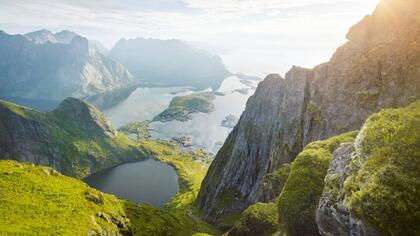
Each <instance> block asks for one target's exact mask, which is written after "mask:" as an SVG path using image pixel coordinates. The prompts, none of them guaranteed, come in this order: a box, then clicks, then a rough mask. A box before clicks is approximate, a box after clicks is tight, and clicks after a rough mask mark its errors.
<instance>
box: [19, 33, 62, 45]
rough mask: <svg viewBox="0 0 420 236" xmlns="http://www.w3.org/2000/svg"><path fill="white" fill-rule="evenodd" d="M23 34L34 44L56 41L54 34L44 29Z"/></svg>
mask: <svg viewBox="0 0 420 236" xmlns="http://www.w3.org/2000/svg"><path fill="white" fill-rule="evenodd" d="M24 36H25V37H26V38H27V39H29V40H31V41H32V42H34V43H36V44H44V43H46V42H51V43H57V42H58V41H57V39H56V38H55V36H54V34H53V33H51V32H50V31H48V30H45V29H43V30H38V31H34V32H30V33H27V34H25V35H24Z"/></svg>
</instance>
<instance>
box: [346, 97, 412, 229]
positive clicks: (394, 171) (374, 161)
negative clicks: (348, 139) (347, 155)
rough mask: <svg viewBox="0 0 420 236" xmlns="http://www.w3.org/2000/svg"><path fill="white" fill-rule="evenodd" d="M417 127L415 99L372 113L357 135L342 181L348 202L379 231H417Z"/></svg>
mask: <svg viewBox="0 0 420 236" xmlns="http://www.w3.org/2000/svg"><path fill="white" fill-rule="evenodd" d="M419 130H420V101H417V102H415V103H413V104H411V105H410V106H408V107H407V108H401V109H388V110H382V111H381V112H379V113H377V114H374V115H372V116H371V117H370V118H369V119H368V120H367V122H366V123H365V126H364V128H363V129H362V132H361V134H360V135H359V138H360V142H361V143H360V145H359V150H358V153H357V154H358V155H357V157H356V158H355V159H354V160H353V162H352V163H351V168H352V171H351V172H352V174H351V175H350V176H349V178H348V179H347V180H346V182H345V189H346V192H347V205H348V207H349V209H350V212H351V213H352V214H354V215H355V216H356V217H358V218H360V219H362V220H364V221H366V222H368V223H369V224H371V225H373V226H375V227H376V228H377V229H379V230H380V231H381V233H382V234H383V235H419V234H420V225H419V222H420V182H419V179H420V149H419V148H420V132H419ZM358 141H359V140H358Z"/></svg>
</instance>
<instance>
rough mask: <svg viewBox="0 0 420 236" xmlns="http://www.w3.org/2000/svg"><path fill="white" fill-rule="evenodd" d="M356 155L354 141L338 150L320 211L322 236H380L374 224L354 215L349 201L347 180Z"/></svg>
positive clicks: (326, 183)
mask: <svg viewBox="0 0 420 236" xmlns="http://www.w3.org/2000/svg"><path fill="white" fill-rule="evenodd" d="M358 142H360V140H358ZM356 156H357V154H356V151H355V145H354V144H353V143H349V144H343V145H341V146H340V147H339V148H337V149H336V150H335V151H334V157H333V159H332V160H331V163H330V166H329V168H328V172H327V175H326V176H325V187H324V191H323V193H322V197H321V199H320V201H319V205H318V209H317V211H316V223H317V225H318V230H319V233H320V234H321V235H325V236H334V235H342V236H344V235H348V236H350V235H370V236H374V235H380V234H379V232H378V231H377V230H376V229H375V228H374V227H372V226H371V225H369V224H367V223H366V222H364V221H362V220H359V219H357V218H355V217H354V216H352V215H351V214H350V211H349V209H348V208H347V206H346V204H345V198H346V193H345V190H344V181H345V180H346V179H347V178H348V177H349V175H350V173H351V164H350V163H351V161H352V160H353V159H355V158H356Z"/></svg>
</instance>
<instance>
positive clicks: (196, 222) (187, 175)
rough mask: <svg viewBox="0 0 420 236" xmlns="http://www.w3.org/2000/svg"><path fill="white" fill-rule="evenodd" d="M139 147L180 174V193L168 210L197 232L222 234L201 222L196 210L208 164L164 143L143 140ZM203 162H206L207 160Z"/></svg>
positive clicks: (170, 203)
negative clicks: (195, 203) (198, 195)
mask: <svg viewBox="0 0 420 236" xmlns="http://www.w3.org/2000/svg"><path fill="white" fill-rule="evenodd" d="M139 145H141V146H142V147H143V148H145V149H147V150H149V151H151V154H152V155H153V156H154V157H155V158H156V159H158V160H160V161H162V162H164V163H167V164H169V165H171V166H173V167H174V168H175V170H176V172H177V174H178V181H179V185H180V191H179V192H178V193H177V194H176V195H175V197H173V198H172V199H171V201H170V202H169V203H167V204H166V209H167V210H168V211H170V212H171V213H173V214H175V215H176V216H178V217H179V218H180V219H182V220H183V221H184V222H186V224H188V225H189V227H192V228H193V229H194V230H195V231H196V232H204V233H209V234H212V235H218V234H220V232H219V231H217V230H216V229H214V228H213V227H212V226H210V225H209V224H207V223H205V222H204V221H203V220H201V219H200V217H199V213H198V212H196V211H195V210H194V202H195V199H196V198H197V194H198V191H199V190H200V186H201V182H202V181H203V179H204V176H205V175H206V172H207V168H208V164H205V163H203V162H201V161H200V160H195V159H194V158H193V156H191V155H190V154H185V153H181V152H180V151H179V150H176V149H174V148H173V147H172V146H170V145H167V144H164V143H157V142H154V141H145V140H143V141H141V142H139ZM203 161H204V162H206V160H203Z"/></svg>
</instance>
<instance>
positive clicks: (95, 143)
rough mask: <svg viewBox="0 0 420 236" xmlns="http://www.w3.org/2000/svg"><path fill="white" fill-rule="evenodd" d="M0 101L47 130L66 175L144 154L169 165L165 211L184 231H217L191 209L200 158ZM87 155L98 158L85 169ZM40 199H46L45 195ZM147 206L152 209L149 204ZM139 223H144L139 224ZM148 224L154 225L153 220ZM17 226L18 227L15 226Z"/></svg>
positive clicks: (198, 180) (202, 173)
mask: <svg viewBox="0 0 420 236" xmlns="http://www.w3.org/2000/svg"><path fill="white" fill-rule="evenodd" d="M0 102H1V103H2V104H3V105H4V106H7V107H8V109H9V110H11V111H13V112H14V113H15V114H17V115H19V116H21V117H23V118H25V119H31V120H35V121H37V122H39V123H41V125H43V126H44V127H46V128H47V129H49V130H50V131H51V132H50V133H52V140H53V141H54V143H53V144H52V147H58V149H59V150H61V151H63V153H64V159H65V160H66V161H68V165H67V166H68V169H65V170H66V172H67V173H66V174H68V175H72V176H75V177H84V176H86V175H88V174H89V173H91V172H92V171H97V170H99V169H101V168H106V167H108V166H113V165H116V164H119V163H123V162H127V161H134V160H142V159H144V158H146V157H154V158H156V159H158V160H160V161H162V162H165V163H168V164H170V165H172V166H173V167H174V168H175V170H176V171H177V173H178V176H179V183H180V192H179V193H177V195H176V196H175V197H174V198H173V199H172V200H171V202H170V203H168V206H167V209H168V210H169V211H170V212H171V213H173V214H168V215H170V216H171V217H174V218H175V219H176V221H177V222H178V223H180V224H181V225H182V227H183V228H184V232H189V233H191V234H192V233H194V232H206V233H211V234H216V235H217V234H219V232H218V231H217V230H214V229H213V228H212V227H211V226H210V225H208V224H206V223H204V222H203V221H201V220H200V219H199V217H197V216H195V214H194V213H195V212H194V211H193V202H194V201H195V198H196V196H197V193H198V190H199V188H200V184H201V181H202V179H203V178H204V176H205V173H206V171H207V163H205V162H206V161H205V160H204V161H203V162H201V161H200V160H196V159H197V158H195V157H193V156H191V155H190V154H185V153H182V152H180V151H179V150H177V149H175V148H174V147H172V146H170V145H167V144H164V143H159V142H156V141H146V140H142V141H140V142H135V141H133V140H131V139H130V138H128V137H127V136H126V135H125V134H124V133H121V132H120V133H119V134H118V135H117V137H115V138H114V139H103V138H98V137H92V136H91V135H90V134H88V133H86V132H84V131H83V130H79V129H77V128H75V127H73V126H71V125H69V124H68V123H66V122H65V121H63V120H62V119H58V118H57V117H55V116H54V115H53V114H52V113H41V112H37V111H34V110H32V109H29V108H26V107H21V106H18V105H15V104H13V103H8V102H3V101H0ZM87 156H94V157H95V158H96V159H97V160H99V161H101V163H102V164H101V166H98V167H97V168H93V169H87V168H86V165H87V164H88V163H86V160H87ZM16 181H18V179H16ZM16 184H18V183H16ZM22 191H24V190H22ZM0 200H1V198H0ZM44 200H45V201H46V202H48V199H44ZM124 205H125V206H126V207H125V208H126V209H129V210H130V209H131V210H130V212H132V213H133V214H134V215H141V214H143V213H144V212H143V213H142V210H140V208H139V207H136V206H135V205H133V204H132V203H130V202H125V204H124ZM150 210H156V209H153V208H150ZM156 211H158V210H156ZM126 214H128V213H126ZM159 214H160V213H159V212H156V215H159ZM19 216H21V215H20V214H17V217H19ZM162 217H166V216H162ZM168 217H169V216H168ZM146 219H147V218H146ZM137 220H140V223H141V222H142V219H137ZM143 220H144V219H143ZM61 223H62V222H61ZM143 223H144V222H143ZM149 223H152V222H149ZM57 224H58V225H60V222H57ZM135 225H137V224H134V226H133V227H134V229H135ZM140 227H145V226H144V225H143V224H140ZM150 227H154V226H153V224H151V226H150ZM17 228H19V227H18V226H17ZM168 232H169V231H168ZM174 232H175V231H174Z"/></svg>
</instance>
